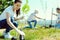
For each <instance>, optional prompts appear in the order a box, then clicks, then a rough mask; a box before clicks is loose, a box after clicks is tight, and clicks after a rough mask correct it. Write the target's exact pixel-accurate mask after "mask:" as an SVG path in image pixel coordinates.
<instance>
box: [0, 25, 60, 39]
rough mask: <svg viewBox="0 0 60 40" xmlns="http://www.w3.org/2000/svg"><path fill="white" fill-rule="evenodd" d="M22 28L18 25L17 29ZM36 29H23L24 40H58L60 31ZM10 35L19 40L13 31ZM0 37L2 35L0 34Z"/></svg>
mask: <svg viewBox="0 0 60 40" xmlns="http://www.w3.org/2000/svg"><path fill="white" fill-rule="evenodd" d="M21 25H22V27H23V26H24V24H20V25H19V27H18V28H19V29H20V28H21ZM37 27H38V28H32V29H30V28H26V29H23V31H24V32H25V34H26V35H25V40H60V29H55V28H41V27H40V26H39V25H37ZM10 33H11V35H13V36H16V37H17V40H19V35H18V33H17V32H16V31H15V30H12V31H11V32H10ZM0 35H2V33H1V32H0Z"/></svg>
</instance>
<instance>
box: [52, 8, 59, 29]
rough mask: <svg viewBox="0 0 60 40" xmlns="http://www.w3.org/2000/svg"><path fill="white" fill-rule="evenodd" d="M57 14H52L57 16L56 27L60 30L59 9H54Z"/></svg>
mask: <svg viewBox="0 0 60 40" xmlns="http://www.w3.org/2000/svg"><path fill="white" fill-rule="evenodd" d="M56 11H57V14H53V15H56V16H57V23H56V25H55V26H56V27H58V28H60V8H56Z"/></svg>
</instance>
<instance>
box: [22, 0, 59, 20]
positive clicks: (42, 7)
mask: <svg viewBox="0 0 60 40" xmlns="http://www.w3.org/2000/svg"><path fill="white" fill-rule="evenodd" d="M28 1H29V3H28V4H29V6H30V11H29V13H28V15H30V14H31V13H32V12H33V11H34V10H35V9H37V10H38V11H39V14H37V16H38V17H41V18H43V19H46V20H51V13H56V8H57V7H60V0H28ZM22 2H23V3H22V4H23V5H24V4H25V3H26V0H22ZM56 19H57V17H56V16H54V15H53V20H56Z"/></svg>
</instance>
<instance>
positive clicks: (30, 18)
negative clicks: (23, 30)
mask: <svg viewBox="0 0 60 40" xmlns="http://www.w3.org/2000/svg"><path fill="white" fill-rule="evenodd" d="M35 15H36V14H35V13H32V14H31V15H30V16H29V17H28V21H32V20H36V19H35Z"/></svg>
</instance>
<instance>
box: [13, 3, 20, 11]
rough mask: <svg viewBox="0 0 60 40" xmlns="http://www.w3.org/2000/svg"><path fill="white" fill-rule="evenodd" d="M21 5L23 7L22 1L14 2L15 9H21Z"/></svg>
mask: <svg viewBox="0 0 60 40" xmlns="http://www.w3.org/2000/svg"><path fill="white" fill-rule="evenodd" d="M20 7H21V3H20V2H17V3H14V9H15V10H18V9H20Z"/></svg>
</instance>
